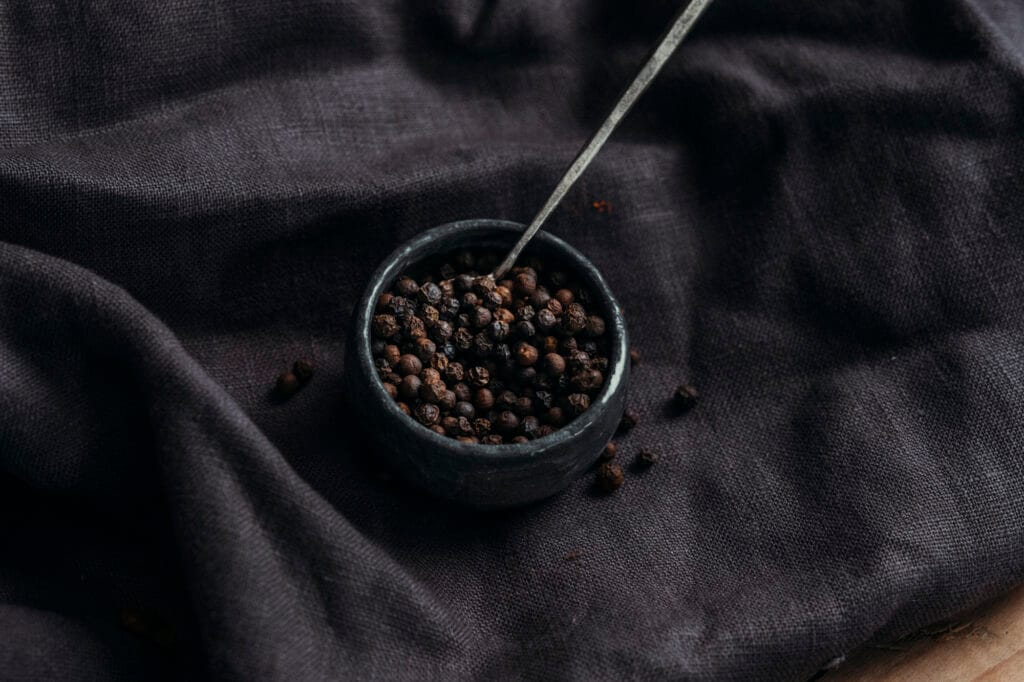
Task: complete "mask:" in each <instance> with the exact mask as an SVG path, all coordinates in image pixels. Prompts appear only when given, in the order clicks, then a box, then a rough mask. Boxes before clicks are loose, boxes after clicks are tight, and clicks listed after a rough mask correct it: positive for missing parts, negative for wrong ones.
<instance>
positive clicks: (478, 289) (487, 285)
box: [473, 276, 496, 298]
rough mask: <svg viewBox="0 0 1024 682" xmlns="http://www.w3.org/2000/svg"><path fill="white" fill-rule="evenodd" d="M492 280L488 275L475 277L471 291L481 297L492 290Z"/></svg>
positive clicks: (493, 285)
mask: <svg viewBox="0 0 1024 682" xmlns="http://www.w3.org/2000/svg"><path fill="white" fill-rule="evenodd" d="M495 286H496V285H495V283H494V280H493V279H491V278H490V277H487V276H483V277H477V278H476V279H474V280H473V293H474V294H476V295H477V296H480V297H481V298H482V297H484V296H486V295H487V294H489V293H491V292H492V291H494V287H495Z"/></svg>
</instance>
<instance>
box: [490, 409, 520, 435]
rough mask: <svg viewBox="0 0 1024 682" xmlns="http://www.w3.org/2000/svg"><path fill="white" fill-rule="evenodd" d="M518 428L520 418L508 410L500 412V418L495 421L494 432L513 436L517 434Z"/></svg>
mask: <svg viewBox="0 0 1024 682" xmlns="http://www.w3.org/2000/svg"><path fill="white" fill-rule="evenodd" d="M518 428H519V417H517V416H516V415H515V414H514V413H513V412H510V411H508V410H505V411H503V412H500V413H499V414H498V418H497V419H496V420H495V421H494V430H495V431H497V432H498V433H502V434H511V433H515V431H516V429H518Z"/></svg>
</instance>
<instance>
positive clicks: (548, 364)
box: [544, 353, 565, 377]
mask: <svg viewBox="0 0 1024 682" xmlns="http://www.w3.org/2000/svg"><path fill="white" fill-rule="evenodd" d="M544 371H545V372H547V373H548V374H550V375H551V376H554V377H557V376H561V375H562V374H564V373H565V358H563V357H562V356H561V355H559V354H558V353H548V354H547V355H545V356H544Z"/></svg>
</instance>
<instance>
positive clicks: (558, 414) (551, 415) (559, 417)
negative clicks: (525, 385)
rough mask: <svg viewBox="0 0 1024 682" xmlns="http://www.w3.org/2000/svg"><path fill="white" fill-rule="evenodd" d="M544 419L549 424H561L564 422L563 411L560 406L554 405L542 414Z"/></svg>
mask: <svg viewBox="0 0 1024 682" xmlns="http://www.w3.org/2000/svg"><path fill="white" fill-rule="evenodd" d="M544 421H546V422H547V423H548V424H551V426H561V425H562V424H564V423H565V411H564V410H563V409H562V408H561V407H559V406H557V405H555V406H554V407H552V408H551V409H549V410H548V411H547V413H546V414H545V415H544Z"/></svg>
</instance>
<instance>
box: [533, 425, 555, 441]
mask: <svg viewBox="0 0 1024 682" xmlns="http://www.w3.org/2000/svg"><path fill="white" fill-rule="evenodd" d="M554 432H555V427H553V426H551V425H550V424H541V425H540V428H538V429H537V435H536V436H535V437H536V438H543V437H544V436H550V435H551V434H552V433H554Z"/></svg>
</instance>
